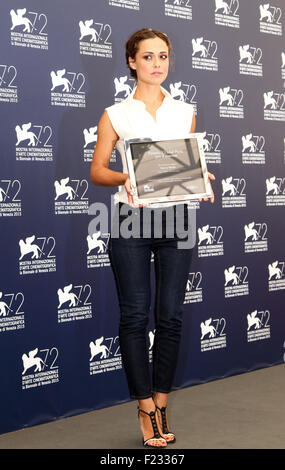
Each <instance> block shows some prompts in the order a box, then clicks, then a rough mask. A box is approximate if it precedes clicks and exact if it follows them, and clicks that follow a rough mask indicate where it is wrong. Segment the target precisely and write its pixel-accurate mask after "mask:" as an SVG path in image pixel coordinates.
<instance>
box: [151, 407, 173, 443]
mask: <svg viewBox="0 0 285 470" xmlns="http://www.w3.org/2000/svg"><path fill="white" fill-rule="evenodd" d="M155 408H156V409H157V410H159V411H160V415H161V425H162V434H164V435H165V436H166V437H168V436H169V437H171V436H173V439H170V440H167V439H165V440H166V442H167V444H173V443H174V442H175V441H176V437H175V434H173V432H170V431H169V429H168V427H167V422H166V406H162V407H161V408H159V406H157V405H155Z"/></svg>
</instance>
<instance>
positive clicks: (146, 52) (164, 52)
mask: <svg viewBox="0 0 285 470" xmlns="http://www.w3.org/2000/svg"><path fill="white" fill-rule="evenodd" d="M166 53H167V51H160V52H159V54H166ZM143 54H154V52H152V51H144V52H143Z"/></svg>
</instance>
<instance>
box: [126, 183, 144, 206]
mask: <svg viewBox="0 0 285 470" xmlns="http://www.w3.org/2000/svg"><path fill="white" fill-rule="evenodd" d="M124 186H125V189H126V192H127V195H128V203H129V205H130V206H131V207H143V204H139V205H137V204H135V203H134V197H133V196H134V190H133V187H132V184H131V181H130V178H129V177H127V179H126V181H125V185H124Z"/></svg>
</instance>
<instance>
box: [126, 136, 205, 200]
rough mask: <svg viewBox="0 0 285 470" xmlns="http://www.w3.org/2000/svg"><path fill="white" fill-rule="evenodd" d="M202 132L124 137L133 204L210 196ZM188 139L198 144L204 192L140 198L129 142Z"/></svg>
mask: <svg viewBox="0 0 285 470" xmlns="http://www.w3.org/2000/svg"><path fill="white" fill-rule="evenodd" d="M201 137H202V134H201V133H198V132H195V133H192V134H187V135H185V136H184V137H181V138H179V139H177V138H174V139H173V138H167V139H157V140H152V139H149V138H144V139H124V146H125V155H126V161H127V165H128V173H129V178H130V182H131V185H132V187H133V191H134V195H133V199H134V203H135V204H147V205H148V204H154V203H166V202H178V201H189V200H195V199H203V198H209V197H211V184H210V183H209V182H208V170H207V164H206V158H205V154H204V150H203V145H202V139H201ZM185 139H186V140H189V139H196V140H197V144H198V146H197V147H198V151H199V160H200V164H201V172H202V175H203V176H202V178H203V182H204V187H205V192H204V193H199V194H198V193H197V194H193V193H191V194H185V196H182V195H176V196H175V195H170V196H157V197H147V198H142V197H139V196H138V190H137V182H136V176H135V171H134V165H133V159H132V152H131V144H134V143H142V144H143V143H151V142H164V141H170V140H173V141H175V140H185Z"/></svg>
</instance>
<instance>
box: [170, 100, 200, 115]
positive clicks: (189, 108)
mask: <svg viewBox="0 0 285 470" xmlns="http://www.w3.org/2000/svg"><path fill="white" fill-rule="evenodd" d="M171 103H172V105H173V106H174V107H176V108H177V109H179V110H181V111H184V112H186V113H192V112H193V110H194V108H193V105H192V104H191V103H187V102H186V101H182V100H176V99H174V98H171Z"/></svg>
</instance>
